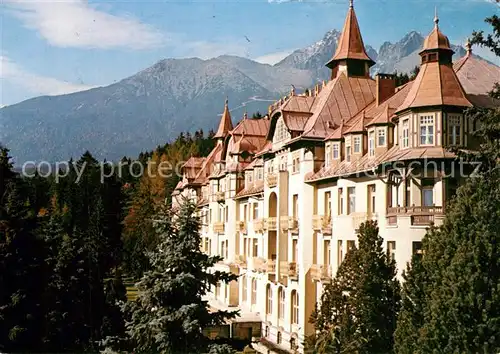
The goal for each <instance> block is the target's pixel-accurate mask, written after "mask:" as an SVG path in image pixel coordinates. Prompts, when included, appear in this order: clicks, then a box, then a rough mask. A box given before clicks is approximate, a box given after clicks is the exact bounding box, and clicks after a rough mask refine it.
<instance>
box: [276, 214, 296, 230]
mask: <svg viewBox="0 0 500 354" xmlns="http://www.w3.org/2000/svg"><path fill="white" fill-rule="evenodd" d="M280 229H281V230H283V231H288V230H291V231H294V230H295V231H296V230H298V229H299V221H298V220H297V218H295V217H293V216H280Z"/></svg>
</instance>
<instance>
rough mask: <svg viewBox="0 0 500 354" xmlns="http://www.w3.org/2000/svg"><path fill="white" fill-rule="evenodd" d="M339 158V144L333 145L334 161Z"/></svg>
mask: <svg viewBox="0 0 500 354" xmlns="http://www.w3.org/2000/svg"><path fill="white" fill-rule="evenodd" d="M338 158H339V144H338V143H335V144H333V159H334V160H337V159H338Z"/></svg>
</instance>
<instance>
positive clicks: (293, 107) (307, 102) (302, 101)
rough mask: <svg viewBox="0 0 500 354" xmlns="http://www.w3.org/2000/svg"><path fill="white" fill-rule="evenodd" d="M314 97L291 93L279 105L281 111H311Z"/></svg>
mask: <svg viewBox="0 0 500 354" xmlns="http://www.w3.org/2000/svg"><path fill="white" fill-rule="evenodd" d="M315 99H316V97H312V96H302V95H299V96H297V95H293V96H290V98H289V99H287V100H286V101H285V103H284V104H283V106H282V107H281V110H282V111H288V112H311V108H312V107H313V104H314V100H315Z"/></svg>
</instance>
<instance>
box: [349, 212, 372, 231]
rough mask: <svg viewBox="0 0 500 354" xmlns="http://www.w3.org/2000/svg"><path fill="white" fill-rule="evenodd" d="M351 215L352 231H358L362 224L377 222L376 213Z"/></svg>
mask: <svg viewBox="0 0 500 354" xmlns="http://www.w3.org/2000/svg"><path fill="white" fill-rule="evenodd" d="M351 215H352V227H353V228H354V230H356V231H357V230H359V227H360V226H361V224H362V223H364V222H365V221H368V220H377V214H376V213H353V214H351Z"/></svg>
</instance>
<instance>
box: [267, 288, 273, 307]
mask: <svg viewBox="0 0 500 354" xmlns="http://www.w3.org/2000/svg"><path fill="white" fill-rule="evenodd" d="M266 313H267V314H271V313H273V290H272V289H271V284H267V286H266Z"/></svg>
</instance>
